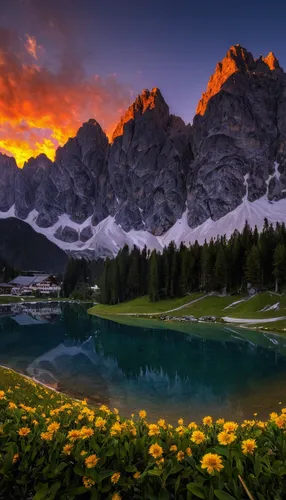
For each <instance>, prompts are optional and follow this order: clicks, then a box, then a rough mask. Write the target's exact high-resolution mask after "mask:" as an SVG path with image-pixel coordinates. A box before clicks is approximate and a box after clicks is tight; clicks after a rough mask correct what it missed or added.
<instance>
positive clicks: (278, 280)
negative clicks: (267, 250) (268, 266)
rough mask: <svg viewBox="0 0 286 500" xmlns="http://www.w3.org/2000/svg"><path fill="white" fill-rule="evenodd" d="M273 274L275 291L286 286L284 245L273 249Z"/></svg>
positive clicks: (285, 246)
mask: <svg viewBox="0 0 286 500" xmlns="http://www.w3.org/2000/svg"><path fill="white" fill-rule="evenodd" d="M273 274H274V277H275V291H276V292H278V290H279V288H280V287H281V286H283V285H285V284H286V245H282V244H279V245H277V247H276V248H275V251H274V258H273Z"/></svg>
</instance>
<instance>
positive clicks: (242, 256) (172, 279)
mask: <svg viewBox="0 0 286 500" xmlns="http://www.w3.org/2000/svg"><path fill="white" fill-rule="evenodd" d="M102 267H103V269H102V273H101V276H100V279H99V280H98V284H99V287H100V301H101V302H102V303H104V304H117V303H119V302H123V301H126V300H130V299H135V298H136V297H140V296H143V295H147V294H148V295H149V297H150V300H151V301H153V302H155V301H158V300H160V299H165V298H173V297H180V296H184V295H185V294H187V293H190V292H196V291H204V292H210V291H217V292H221V293H223V292H225V293H245V292H247V291H248V290H249V288H250V287H251V288H253V289H255V290H263V289H268V290H270V289H275V290H276V291H279V290H280V291H281V290H283V288H284V287H286V228H285V224H284V223H283V224H279V223H277V224H276V226H275V227H274V226H273V225H272V224H269V223H268V221H267V219H265V221H264V226H263V229H262V231H261V232H260V233H259V232H258V230H257V227H255V228H254V229H253V230H252V229H251V227H250V226H249V224H248V223H247V222H246V224H245V226H244V229H243V230H242V232H239V231H237V230H236V231H234V233H233V234H232V235H231V237H230V238H229V239H227V238H226V236H222V237H217V238H212V239H211V240H210V241H209V242H207V241H205V242H204V244H199V243H198V242H197V241H195V242H194V243H193V244H191V245H189V246H186V245H185V244H183V243H182V244H181V245H180V247H179V248H177V247H176V245H175V244H174V242H171V243H170V244H169V245H168V247H165V248H164V249H163V251H162V252H158V251H156V250H153V251H150V250H147V248H146V247H145V248H144V249H143V250H142V251H140V250H139V249H138V248H137V247H135V246H134V248H133V249H132V250H131V251H130V250H129V248H128V246H127V245H126V246H125V247H124V248H123V249H122V250H120V251H119V253H118V255H117V256H116V257H115V258H114V259H110V258H107V259H106V260H105V261H104V263H103V264H102Z"/></svg>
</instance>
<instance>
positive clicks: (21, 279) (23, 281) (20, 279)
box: [9, 276, 35, 286]
mask: <svg viewBox="0 0 286 500" xmlns="http://www.w3.org/2000/svg"><path fill="white" fill-rule="evenodd" d="M34 279H35V277H34V276H17V278H14V279H13V280H12V281H10V283H9V284H10V285H20V286H30V285H31V284H32V283H33V281H34Z"/></svg>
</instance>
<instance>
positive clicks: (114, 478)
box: [111, 472, 121, 484]
mask: <svg viewBox="0 0 286 500" xmlns="http://www.w3.org/2000/svg"><path fill="white" fill-rule="evenodd" d="M120 476H121V474H120V472H114V474H112V476H111V482H112V483H113V484H116V483H118V481H119V479H120Z"/></svg>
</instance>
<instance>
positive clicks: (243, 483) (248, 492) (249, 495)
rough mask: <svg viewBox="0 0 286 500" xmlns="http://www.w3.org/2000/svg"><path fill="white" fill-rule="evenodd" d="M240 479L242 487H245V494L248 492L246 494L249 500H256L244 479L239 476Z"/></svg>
mask: <svg viewBox="0 0 286 500" xmlns="http://www.w3.org/2000/svg"><path fill="white" fill-rule="evenodd" d="M238 479H239V480H240V482H241V484H242V487H243V489H244V490H245V492H246V494H247V496H248V498H249V499H250V500H254V498H253V496H252V495H251V493H250V491H249V489H248V488H247V486H246V484H245V482H244V481H243V479H242V477H241V476H240V475H238Z"/></svg>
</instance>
